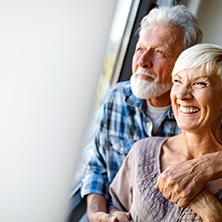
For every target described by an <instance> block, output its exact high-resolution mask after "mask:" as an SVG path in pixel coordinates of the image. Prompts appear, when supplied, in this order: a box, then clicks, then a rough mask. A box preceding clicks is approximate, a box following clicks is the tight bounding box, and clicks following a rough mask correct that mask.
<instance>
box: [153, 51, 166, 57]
mask: <svg viewBox="0 0 222 222" xmlns="http://www.w3.org/2000/svg"><path fill="white" fill-rule="evenodd" d="M154 53H155V54H156V55H157V56H159V57H161V58H165V57H166V55H165V54H164V53H163V51H161V50H156V51H154Z"/></svg>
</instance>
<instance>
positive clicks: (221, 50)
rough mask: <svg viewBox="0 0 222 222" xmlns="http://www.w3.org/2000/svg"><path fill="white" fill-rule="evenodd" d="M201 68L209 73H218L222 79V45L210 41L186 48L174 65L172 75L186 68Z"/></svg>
mask: <svg viewBox="0 0 222 222" xmlns="http://www.w3.org/2000/svg"><path fill="white" fill-rule="evenodd" d="M193 68H201V69H202V70H203V71H204V72H206V73H207V74H209V75H215V74H216V75H218V76H220V78H221V81H222V47H221V46H219V45H215V44H210V43H202V44H197V45H194V46H192V47H190V48H188V49H186V50H184V51H183V52H182V53H181V54H180V55H179V57H178V58H177V61H176V63H175V65H174V68H173V71H172V77H174V76H175V75H176V74H177V73H178V72H180V71H183V70H185V69H193Z"/></svg>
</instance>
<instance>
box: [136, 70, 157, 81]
mask: <svg viewBox="0 0 222 222" xmlns="http://www.w3.org/2000/svg"><path fill="white" fill-rule="evenodd" d="M141 74H142V75H146V76H148V77H151V78H154V79H155V78H156V77H157V75H156V74H154V73H152V72H149V71H147V70H137V71H136V72H135V73H134V75H141Z"/></svg>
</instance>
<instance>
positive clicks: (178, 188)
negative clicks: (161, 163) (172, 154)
mask: <svg viewBox="0 0 222 222" xmlns="http://www.w3.org/2000/svg"><path fill="white" fill-rule="evenodd" d="M221 177H222V151H219V152H215V153H211V154H206V155H204V156H201V157H198V158H195V159H192V160H189V161H185V162H182V163H179V164H176V165H172V166H169V167H168V168H167V169H166V170H165V171H164V172H163V173H161V175H160V176H159V178H158V181H157V183H156V186H155V188H156V189H159V190H160V191H161V192H162V193H163V195H164V196H165V198H167V199H170V200H171V201H172V202H173V203H176V204H178V205H179V206H180V207H185V206H187V205H188V204H189V202H190V201H191V200H192V199H193V198H194V197H195V196H196V195H198V194H199V193H200V192H201V191H202V189H203V188H204V186H205V184H206V183H207V182H209V181H212V180H215V179H218V178H221Z"/></svg>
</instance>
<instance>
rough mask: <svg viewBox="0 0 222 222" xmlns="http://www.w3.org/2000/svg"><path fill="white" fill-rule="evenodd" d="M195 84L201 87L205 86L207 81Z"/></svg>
mask: <svg viewBox="0 0 222 222" xmlns="http://www.w3.org/2000/svg"><path fill="white" fill-rule="evenodd" d="M193 85H194V86H197V87H200V88H203V87H206V86H207V83H206V82H195V83H194V84H193Z"/></svg>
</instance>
